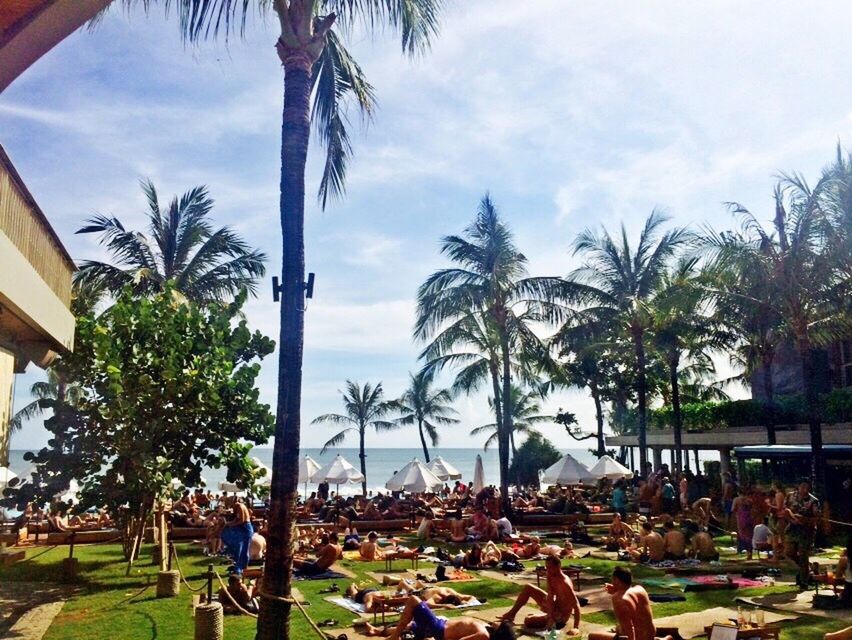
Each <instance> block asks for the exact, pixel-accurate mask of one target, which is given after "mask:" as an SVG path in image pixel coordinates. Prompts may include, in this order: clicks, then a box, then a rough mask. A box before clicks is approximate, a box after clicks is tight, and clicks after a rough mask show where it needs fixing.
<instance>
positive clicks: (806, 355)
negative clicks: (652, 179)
mask: <svg viewBox="0 0 852 640" xmlns="http://www.w3.org/2000/svg"><path fill="white" fill-rule="evenodd" d="M798 347H799V355H800V356H801V358H802V382H804V386H805V401H806V403H807V408H808V429H809V431H810V435H811V481H812V483H813V487H814V492H815V493H816V494H817V495H819V496H820V497H822V498H824V497H825V468H824V465H823V451H822V421H821V417H820V407H819V390H818V389H817V386H816V375H815V372H814V357H813V351H812V350H811V341H810V339H809V338H808V336H807V335H806V334H802V335H800V336H799V338H798Z"/></svg>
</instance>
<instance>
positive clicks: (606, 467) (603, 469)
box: [589, 456, 633, 480]
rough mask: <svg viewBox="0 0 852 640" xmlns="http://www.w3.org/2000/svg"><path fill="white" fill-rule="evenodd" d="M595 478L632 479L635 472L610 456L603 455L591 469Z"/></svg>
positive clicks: (590, 471)
mask: <svg viewBox="0 0 852 640" xmlns="http://www.w3.org/2000/svg"><path fill="white" fill-rule="evenodd" d="M589 473H591V474H592V475H593V476H594V477H595V478H597V479H598V480H600V479H601V478H609V479H610V480H620V479H621V478H627V479H630V478H632V477H633V472H632V471H631V470H630V469H628V468H627V467H625V466H624V465H623V464H621V463H620V462H618V460H615V459H614V458H612V457H610V456H603V457H602V458H600V459H598V461H597V462H596V463H595V464H594V466H593V467H592V468H591V469H589Z"/></svg>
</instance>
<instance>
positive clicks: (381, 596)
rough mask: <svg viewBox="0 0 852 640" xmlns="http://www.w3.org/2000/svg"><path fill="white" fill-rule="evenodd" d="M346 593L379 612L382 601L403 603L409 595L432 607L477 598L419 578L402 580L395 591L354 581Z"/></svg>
mask: <svg viewBox="0 0 852 640" xmlns="http://www.w3.org/2000/svg"><path fill="white" fill-rule="evenodd" d="M344 595H345V596H346V597H347V598H349V599H350V600H352V601H353V602H355V603H357V604H362V605H364V611H365V612H366V613H379V612H380V611H381V605H382V602H387V601H391V602H397V603H399V604H402V603H404V602H405V600H406V598H407V597H408V596H412V595H416V596H417V597H418V598H420V599H421V600H422V601H423V602H425V603H426V604H428V605H429V606H430V607H432V608H436V607H458V606H459V605H462V604H467V603H468V602H470V601H471V600H474V599H475V597H474V596H469V595H467V594H464V593H459V592H458V591H456V590H455V589H450V588H449V587H435V586H432V585H428V584H424V583H422V582H420V581H419V580H416V581H414V582H408V581H406V580H400V581H399V584H398V585H397V588H396V590H395V591H382V590H379V589H375V588H366V589H359V588H358V585H357V584H355V583H354V582H353V583H352V584H350V585H349V588H347V589H346V593H345V594H344Z"/></svg>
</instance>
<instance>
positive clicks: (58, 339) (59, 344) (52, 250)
mask: <svg viewBox="0 0 852 640" xmlns="http://www.w3.org/2000/svg"><path fill="white" fill-rule="evenodd" d="M74 270H75V266H74V262H73V260H72V259H71V257H70V256H69V255H68V252H67V251H66V250H65V247H63V246H62V243H61V242H60V240H59V238H58V236H57V235H56V233H55V232H54V231H53V228H52V227H51V226H50V223H49V222H48V220H47V218H46V217H45V215H44V214H43V213H42V211H41V209H39V207H38V205H37V204H36V202H35V200H34V199H33V197H32V195H31V194H30V192H29V190H28V189H27V187H26V185H25V184H24V182H23V180H22V179H21V177H20V175H18V172H17V171H16V170H15V167H14V166H13V165H12V162H11V160H10V159H9V157H8V156H7V155H6V151H5V150H4V149H3V147H2V146H0V466H6V465H8V450H9V420H10V418H11V417H12V392H13V388H14V376H15V374H16V373H22V372H23V371H24V370H25V369H26V368H27V366H28V365H29V364H30V363H33V364H34V365H36V366H38V367H41V368H45V367H47V366H48V365H49V364H50V363H51V362H52V361H53V359H54V358H55V357H56V355H57V354H59V353H62V352H63V351H67V350H70V349H72V348H73V346H74V316H73V315H72V314H71V311H70V305H71V276H72V274H73V273H74Z"/></svg>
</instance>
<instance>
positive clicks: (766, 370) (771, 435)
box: [762, 352, 777, 445]
mask: <svg viewBox="0 0 852 640" xmlns="http://www.w3.org/2000/svg"><path fill="white" fill-rule="evenodd" d="M772 360H773V354H772V353H771V352H770V353H769V354H764V356H763V363H762V364H763V395H764V396H765V397H766V400H765V402H764V406H765V409H766V411H765V414H766V442H767V443H768V444H770V445H772V444H777V438H776V436H775V386H774V384H773V382H772Z"/></svg>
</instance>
